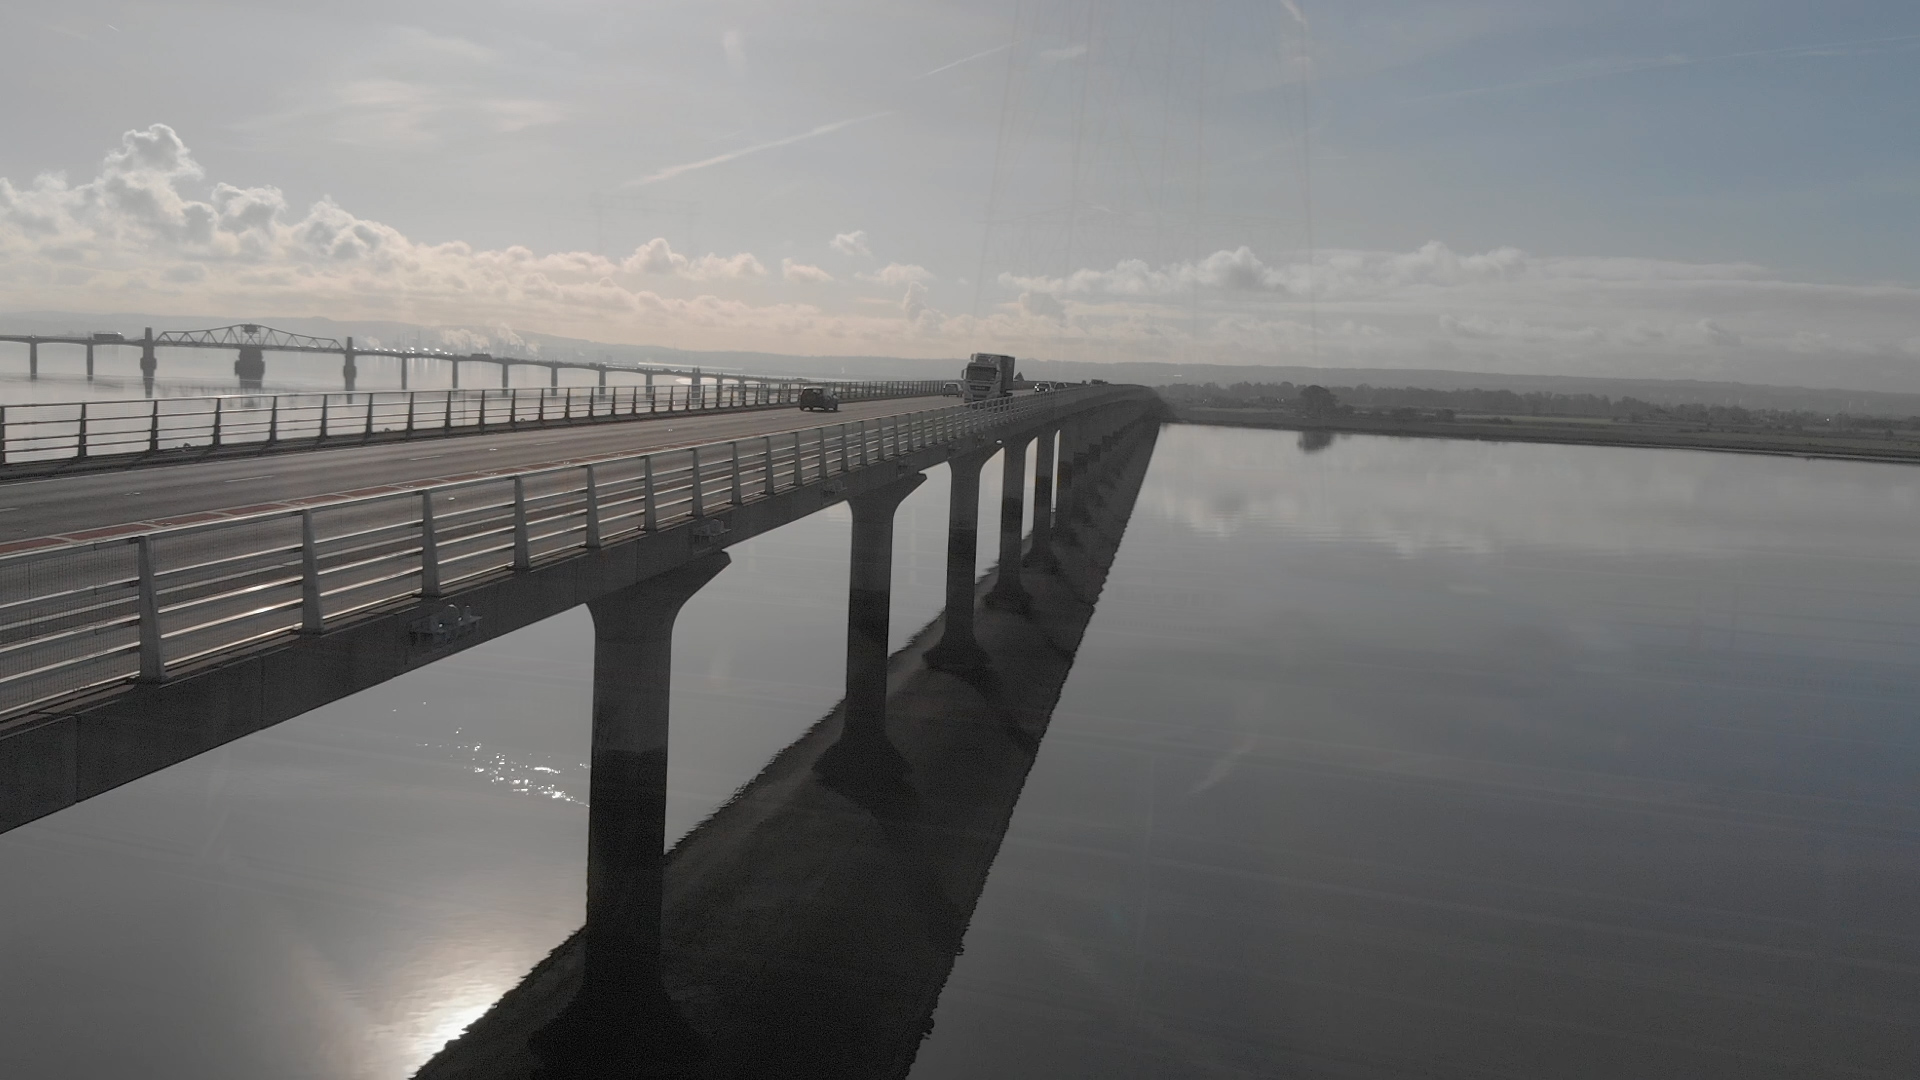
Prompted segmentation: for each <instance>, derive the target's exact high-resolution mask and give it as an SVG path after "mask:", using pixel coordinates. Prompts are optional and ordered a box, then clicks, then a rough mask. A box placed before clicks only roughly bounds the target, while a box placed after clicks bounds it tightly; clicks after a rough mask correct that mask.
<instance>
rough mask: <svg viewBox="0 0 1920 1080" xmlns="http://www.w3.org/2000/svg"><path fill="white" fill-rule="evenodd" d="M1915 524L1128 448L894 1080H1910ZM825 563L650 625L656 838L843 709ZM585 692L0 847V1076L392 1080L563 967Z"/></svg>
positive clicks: (253, 753)
mask: <svg viewBox="0 0 1920 1080" xmlns="http://www.w3.org/2000/svg"><path fill="white" fill-rule="evenodd" d="M997 476H998V468H997V465H989V466H988V468H987V469H986V470H985V474H984V478H985V479H986V481H987V482H986V483H985V484H983V487H984V488H985V489H986V490H985V491H984V492H983V502H985V503H986V504H987V505H989V506H993V505H996V504H997V491H996V490H995V485H994V484H993V482H992V481H993V480H994V479H995V478H997ZM945 502H946V485H945V477H944V475H943V474H941V473H940V472H938V471H936V473H935V474H934V476H933V479H932V481H931V482H929V483H928V484H927V485H925V486H924V487H923V488H922V489H921V490H920V491H919V492H917V493H916V494H915V495H914V496H913V497H912V498H911V499H910V500H909V501H908V502H907V503H906V504H905V505H904V506H903V507H902V510H901V516H900V519H899V528H898V539H897V543H898V549H897V554H896V585H895V597H896V605H895V616H894V637H895V643H896V644H899V643H901V642H903V641H904V640H905V639H906V637H907V636H908V635H909V634H910V633H911V632H912V631H913V630H915V629H917V628H918V627H919V626H920V625H921V624H922V623H924V622H925V621H926V619H928V618H930V617H931V616H932V615H933V614H934V613H935V611H936V610H937V605H938V598H939V588H940V586H939V567H940V562H941V552H942V548H943V545H944V529H945ZM988 519H989V520H991V515H989V517H988ZM1916 524H1920V471H1914V470H1908V469H1902V468H1899V467H1896V466H1882V465H1864V464H1851V463H1834V462H1804V461H1794V460H1783V459H1768V458H1746V457H1737V456H1732V455H1717V454H1704V453H1687V452H1662V451H1636V450H1615V449H1601V448H1586V447H1552V446H1518V445H1515V446H1496V445H1487V444H1475V443H1446V442H1437V441H1415V440H1403V441H1396V440H1387V439H1378V438H1351V439H1343V440H1339V441H1337V442H1335V443H1334V444H1333V445H1332V446H1331V447H1328V448H1325V449H1322V450H1319V451H1318V452H1313V453H1307V452H1303V451H1302V449H1300V448H1299V446H1298V444H1297V443H1296V437H1295V436H1293V435H1291V434H1288V433H1280V432H1259V431H1235V430H1226V429H1204V428H1190V427H1172V428H1169V429H1168V430H1167V431H1166V432H1165V433H1164V434H1163V436H1162V438H1161V440H1160V443H1159V447H1158V450H1157V453H1156V458H1155V461H1154V464H1153V468H1152V471H1151V472H1150V474H1149V476H1148V479H1147V484H1146V488H1145V490H1144V491H1143V493H1142V495H1141V499H1140V504H1139V508H1138V510H1137V512H1136V513H1135V515H1134V519H1133V522H1132V524H1131V526H1130V528H1129V530H1128V533H1127V538H1126V542H1125V544H1124V546H1123V548H1122V550H1121V553H1120V559H1119V562H1118V563H1117V564H1116V566H1115V569H1114V572H1113V575H1112V576H1111V578H1110V579H1109V582H1108V586H1107V591H1106V594H1105V596H1104V597H1103V599H1102V601H1101V606H1100V610H1099V612H1098V613H1097V614H1096V616H1095V618H1094V620H1093V623H1092V627H1091V630H1090V633H1089V635H1088V638H1087V641H1086V644H1085V646H1084V648H1083V650H1082V652H1081V654H1080V658H1079V661H1078V664H1077V666H1076V668H1075V671H1074V674H1073V676H1072V678H1071V679H1070V680H1069V683H1068V685H1067V689H1066V693H1065V696H1064V697H1063V700H1062V702H1061V706H1060V709H1059V711H1058V712H1057V713H1056V715H1055V719H1054V723H1053V728H1052V731H1051V732H1050V734H1049V735H1048V737H1047V739H1046V741H1045V742H1044V743H1043V744H1042V747H1041V750H1040V754H1039V758H1038V761H1037V763H1036V765H1035V767H1034V771H1033V773H1032V776H1031V777H1030V779H1029V782H1028V785H1027V789H1026V793H1025V795H1024V796H1023V799H1022V802H1021V804H1020V807H1019V809H1018V810H1017V812H1016V814H1015V817H1014V820H1013V824H1012V829H1011V831H1010V832H1009V834H1008V837H1007V841H1006V845H1005V847H1004V848H1003V850H1002V854H1001V857H1000V860H999V862H998V863H997V864H996V866H995V869H994V873H993V876H992V878H991V880H990V881H989V883H988V886H987V890H986V893H985V895H984V896H983V897H982V898H981V901H980V904H979V907H978V909H977V911H976V912H975V917H974V920H973V923H972V926H971V928H970V930H969V932H968V934H967V937H966V947H965V952H964V954H963V955H962V956H961V957H960V959H959V961H958V963H957V964H956V966H955V969H954V974H953V978H952V979H951V981H950V982H949V984H948V987H947V990H946V993H945V994H944V995H943V997H942V1000H941V1004H940V1007H939V1010H938V1012H937V1014H936V1016H935V1026H934V1032H933V1035H932V1037H931V1038H930V1039H929V1040H928V1042H927V1043H926V1044H925V1046H924V1048H923V1051H922V1053H921V1055H920V1059H919V1063H918V1065H917V1066H916V1069H915V1076H916V1077H926V1078H947V1077H954V1078H959V1077H983V1076H994V1077H1034V1078H1041V1077H1070V1076H1086V1077H1130V1076H1167V1075H1174V1076H1189V1075H1191V1076H1238V1075H1261V1076H1267V1075H1289V1076H1292V1075H1300V1076H1317V1075H1326V1076H1399V1075H1422V1076H1434V1075H1438V1076H1469V1075H1471V1076H1489V1075H1491V1076H1514V1077H1544V1076H1556V1077H1557V1076H1595V1077H1618V1076H1636V1077H1639V1076H1706V1075H1724V1076H1826V1075H1837V1076H1839V1075H1890V1076H1891V1075H1908V1074H1910V1073H1911V1065H1912V1063H1913V1062H1914V1061H1920V1039H1917V1038H1916V1033H1917V1032H1920V1028H1917V1027H1916V1024H1915V1022H1914V1020H1913V1017H1915V1016H1920V905H1916V904H1915V903H1914V897H1915V896H1916V895H1920V848H1917V847H1916V842H1915V839H1916V837H1920V729H1917V727H1916V725H1917V724H1920V718H1917V717H1916V712H1920V710H1916V708H1915V705H1914V703H1915V702H1917V701H1920V545H1916V544H1915V542H1914V540H1913V537H1914V535H1915V533H1916ZM846 528H847V526H846V521H845V519H844V516H842V515H819V516H816V517H815V518H812V519H808V520H806V521H803V522H800V523H797V524H795V525H793V526H790V527H788V528H787V529H786V530H783V531H782V532H780V533H778V534H775V535H773V536H770V537H765V538H762V539H760V540H756V541H753V542H750V543H748V544H745V545H742V546H740V547H737V548H735V549H734V555H735V559H736V562H735V565H734V566H733V567H731V568H729V569H728V570H727V571H726V572H725V573H723V574H722V575H721V576H720V578H719V579H717V580H716V582H715V583H714V584H713V585H711V586H709V587H708V589H707V590H705V591H704V592H703V593H702V594H701V595H700V596H698V597H696V598H695V600H694V601H693V602H691V603H690V604H689V605H688V607H687V609H686V611H685V613H684V614H683V615H682V617H681V622H680V624H679V631H678V634H677V637H676V657H675V659H676V671H675V680H676V683H675V706H674V707H675V720H674V730H673V738H674V760H673V773H672V777H671V783H672V786H673V792H672V805H671V807H670V811H669V812H670V815H671V820H670V822H669V833H670V835H673V836H678V835H680V834H681V833H683V832H684V831H685V830H686V829H688V828H690V827H691V826H692V825H693V824H695V823H696V822H697V821H698V820H699V819H700V818H701V817H702V816H704V815H705V814H706V813H707V812H709V811H710V810H711V809H712V808H713V807H714V806H716V805H717V804H718V803H719V802H720V801H722V800H723V799H724V798H725V797H726V796H727V795H728V794H730V793H731V792H732V790H733V789H734V788H735V787H737V786H738V785H739V784H740V783H742V782H744V781H746V780H747V779H749V778H750V777H751V776H752V775H753V773H754V772H755V771H756V770H757V769H758V767H759V766H760V764H761V763H763V762H764V761H765V760H766V759H767V758H768V757H769V756H770V755H771V754H772V753H773V752H774V751H775V750H777V749H778V748H779V747H781V746H782V745H785V744H786V743H787V742H789V741H791V740H792V739H793V738H794V737H796V736H797V735H798V734H799V733H800V732H801V731H802V730H804V729H805V728H806V727H807V726H808V725H809V724H810V723H811V722H812V721H813V720H814V719H815V718H816V717H817V716H818V715H819V714H820V713H822V712H824V711H825V710H826V709H827V708H829V707H830V706H831V705H832V704H833V702H834V700H835V699H836V698H837V697H838V690H839V686H838V683H839V677H840V671H841V660H840V649H841V643H842V634H843V632H844V610H845V609H844V602H845V601H844V595H845V594H844V589H845V580H846V578H845V575H846V562H845V541H846ZM986 558H987V553H985V552H983V554H982V559H983V562H984V561H985V560H986ZM589 643H590V634H589V626H588V623H587V620H586V618H585V615H584V613H578V612H576V613H573V614H570V615H568V616H563V617H561V618H558V619H555V620H552V621H551V622H549V623H547V624H543V625H542V626H539V627H535V628H533V629H531V630H529V631H526V632H523V633H521V634H518V635H515V636H513V637H510V638H508V639H505V640H503V641H500V642H496V643H493V644H491V645H489V646H486V647H483V648H479V649H475V650H472V651H469V652H467V653H464V654H462V655H460V656H458V657H455V658H453V659H450V660H448V661H445V662H442V663H440V664H437V665H434V666H432V667H430V668H427V669H424V670H422V671H420V672H417V673H415V674H414V675H411V676H408V677H407V678H404V679H401V680H396V681H395V682H392V683H389V684H386V685H385V686H382V687H379V688H376V689H375V690H373V691H370V692H368V693H366V694H362V695H359V696H358V697H355V698H352V699H349V700H347V701H343V702H339V703H336V704H335V705H333V706H330V707H328V708H325V709H322V710H318V711H316V712H315V713H313V714H310V715H308V716H306V717H303V718H301V719H299V720H296V721H292V722H289V723H287V724H284V725H281V726H279V727H277V728H274V729H272V730H269V731H267V732H264V733H262V734H260V735H258V736H254V737H251V738H249V739H245V740H242V741H240V742H238V743H235V744H232V745H231V746H229V747H227V748H225V749H223V750H221V751H217V752H215V753H213V754H209V755H206V756H204V757H202V758H199V759H196V760H194V761H192V762H189V763H187V764H185V765H182V766H180V767H177V768H175V769H172V770H169V771H167V772H165V773H162V774H159V775H156V776H153V777H150V778H147V779H146V780H143V781H141V782H139V783H136V784H133V785H129V786H128V787H126V788H122V789H120V790H118V791H115V792H112V793H109V794H108V795H106V796H104V797H101V798H99V799H95V800H92V801H90V802H88V803H85V804H82V805H81V806H79V807H76V808H74V809H72V810H69V811H66V812H64V813H62V814H59V815H56V816H55V817H53V818H50V819H47V820H45V821H42V822H39V823H36V824H34V825H32V826H28V827H26V828H23V829H19V830H16V831H14V832H12V833H8V834H5V835H0V971H4V972H5V973H6V978H5V979H4V980H0V1076H6V1077H14V1076H19V1077H35V1078H37V1077H61V1078H64V1077H75V1078H78V1077H89V1078H91V1077H117V1076H141V1077H155V1078H171V1077H181V1078H188V1077H192V1078H195V1080H200V1078H206V1080H215V1078H234V1080H257V1078H261V1077H289V1078H294V1077H298V1078H304V1077H315V1078H319V1077H327V1078H333V1077H369V1078H373V1077H379V1078H388V1077H401V1076H406V1075H408V1074H410V1072H411V1071H412V1069H413V1068H414V1067H416V1066H417V1065H418V1064H419V1063H420V1062H421V1061H423V1060H425V1058H426V1057H427V1056H429V1055H430V1054H431V1053H432V1052H433V1051H434V1050H435V1049H437V1048H438V1046H439V1045H440V1044H441V1043H442V1042H443V1041H444V1040H445V1039H446V1038H447V1037H449V1036H450V1035H452V1034H454V1033H455V1032H457V1031H458V1029H459V1028H460V1027H461V1026H462V1025H463V1024H464V1023H465V1022H466V1021H467V1020H468V1019H470V1018H471V1017H472V1016H473V1015H475V1014H476V1013H478V1012H479V1011H480V1010H481V1009H483V1008H485V1007H486V1005H487V1004H489V1003H490V1002H491V1001H492V1000H493V999H494V998H495V997H497V996H498V994H499V993H500V992H501V991H503V990H504V989H506V988H507V987H508V986H511V985H512V984H513V983H514V982H516V981H517V980H518V979H519V978H520V977H521V976H522V975H523V974H525V972H526V971H527V969H528V968H529V967H531V966H532V964H533V963H535V962H536V961H537V960H538V959H539V958H540V957H541V956H543V955H544V954H545V953H546V951H547V950H548V949H550V948H551V947H552V946H553V945H554V944H555V943H557V942H558V941H559V940H560V939H561V938H563V937H564V936H565V935H566V934H567V933H568V932H570V931H571V930H572V929H574V928H575V927H577V926H578V925H579V923H580V920H581V917H582V912H581V890H582V873H583V870H584V850H585V848H584V839H585V836H584V834H585V823H586V811H585V808H584V806H582V805H581V803H580V802H579V800H580V799H581V798H583V797H584V792H585V779H586V776H585V770H584V768H583V767H582V765H581V762H583V761H584V760H585V753H586V738H587V715H588V712H587V710H588V700H587V694H588V691H589V687H588V682H587V678H586V676H587V673H588V672H587V667H586V664H585V661H584V659H583V657H584V656H585V655H586V650H587V648H588V645H589ZM1796 1069H1798V1070H1799V1071H1795V1070H1796Z"/></svg>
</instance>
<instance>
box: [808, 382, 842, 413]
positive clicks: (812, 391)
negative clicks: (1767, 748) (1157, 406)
mask: <svg viewBox="0 0 1920 1080" xmlns="http://www.w3.org/2000/svg"><path fill="white" fill-rule="evenodd" d="M816 409H817V410H819V411H821V412H839V411H840V397H839V395H837V394H835V393H834V392H833V391H831V390H829V389H827V388H826V387H824V386H809V387H806V388H804V389H802V390H801V391H800V411H801V412H812V411H814V410H816Z"/></svg>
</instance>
